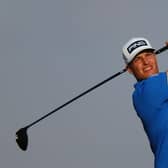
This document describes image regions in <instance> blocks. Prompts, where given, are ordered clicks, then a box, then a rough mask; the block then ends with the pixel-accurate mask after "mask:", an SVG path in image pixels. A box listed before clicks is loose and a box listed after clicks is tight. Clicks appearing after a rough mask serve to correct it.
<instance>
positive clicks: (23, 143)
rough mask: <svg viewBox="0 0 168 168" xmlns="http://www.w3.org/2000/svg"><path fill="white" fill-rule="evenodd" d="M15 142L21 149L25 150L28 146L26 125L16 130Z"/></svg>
mask: <svg viewBox="0 0 168 168" xmlns="http://www.w3.org/2000/svg"><path fill="white" fill-rule="evenodd" d="M16 143H17V144H18V146H19V147H20V149H22V150H23V151H26V150H27V146H28V136H27V127H25V128H21V129H19V130H18V131H17V132H16Z"/></svg>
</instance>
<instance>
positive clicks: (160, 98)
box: [133, 72, 168, 166]
mask: <svg viewBox="0 0 168 168" xmlns="http://www.w3.org/2000/svg"><path fill="white" fill-rule="evenodd" d="M133 104H134V108H135V110H136V112H137V115H138V116H139V117H140V119H141V120H142V123H143V126H144V129H145V131H146V133H147V136H148V138H149V141H150V145H151V148H152V151H153V153H154V154H155V155H156V156H157V157H158V153H159V151H164V150H163V146H164V145H163V144H164V143H163V141H164V140H163V139H164V136H165V134H168V129H167V128H168V126H167V125H168V83H167V73H166V72H163V73H159V74H157V75H155V76H152V77H149V78H148V79H146V80H143V81H141V82H138V83H137V84H136V85H135V91H134V93H133ZM167 140H168V138H167ZM165 143H166V142H165ZM167 156H168V150H167ZM161 158H162V159H163V157H161ZM167 159H168V157H167ZM167 161H168V160H167ZM167 166H168V165H167Z"/></svg>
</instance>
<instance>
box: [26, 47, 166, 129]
mask: <svg viewBox="0 0 168 168" xmlns="http://www.w3.org/2000/svg"><path fill="white" fill-rule="evenodd" d="M167 49H168V46H164V47H162V48H160V49H158V50H156V51H155V54H160V53H162V52H163V51H166V50H167ZM126 71H127V69H126V68H125V69H123V70H121V71H119V72H117V73H115V74H114V75H112V76H110V77H109V78H107V79H105V80H104V81H102V82H100V83H98V84H96V85H94V86H93V87H91V88H89V89H88V90H86V91H84V92H82V93H81V94H79V95H78V96H76V97H74V98H72V99H71V100H69V101H67V102H66V103H64V104H63V105H61V106H59V107H57V108H56V109H54V110H53V111H51V112H49V113H48V114H46V115H44V116H43V117H41V118H39V119H38V120H36V121H34V122H32V123H31V124H29V125H27V126H26V127H24V128H29V127H31V126H33V125H35V124H36V123H38V122H40V121H41V120H43V119H45V118H47V117H48V116H50V115H51V114H53V113H55V112H57V111H58V110H60V109H62V108H64V107H65V106H67V105H69V104H70V103H72V102H74V101H75V100H77V99H79V98H80V97H82V96H84V95H86V94H88V93H89V92H91V91H93V90H94V89H96V88H98V87H100V86H101V85H103V84H105V83H107V82H108V81H110V80H112V79H114V78H115V77H117V76H119V75H121V74H123V73H124V72H126Z"/></svg>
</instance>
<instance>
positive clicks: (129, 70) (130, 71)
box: [126, 66, 133, 74]
mask: <svg viewBox="0 0 168 168" xmlns="http://www.w3.org/2000/svg"><path fill="white" fill-rule="evenodd" d="M126 68H127V71H128V72H129V73H130V74H133V72H132V69H131V68H130V67H129V66H127V67H126Z"/></svg>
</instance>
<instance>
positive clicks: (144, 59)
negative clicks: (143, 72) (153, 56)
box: [142, 56, 149, 65]
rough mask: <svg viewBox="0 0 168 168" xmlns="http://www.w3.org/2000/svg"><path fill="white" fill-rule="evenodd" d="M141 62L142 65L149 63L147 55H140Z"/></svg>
mask: <svg viewBox="0 0 168 168" xmlns="http://www.w3.org/2000/svg"><path fill="white" fill-rule="evenodd" d="M142 62H143V64H144V65H146V64H148V63H149V60H148V58H147V57H145V56H144V57H142Z"/></svg>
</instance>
